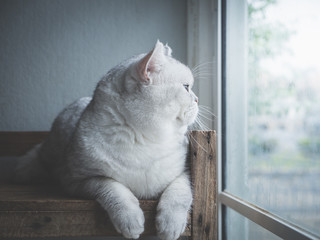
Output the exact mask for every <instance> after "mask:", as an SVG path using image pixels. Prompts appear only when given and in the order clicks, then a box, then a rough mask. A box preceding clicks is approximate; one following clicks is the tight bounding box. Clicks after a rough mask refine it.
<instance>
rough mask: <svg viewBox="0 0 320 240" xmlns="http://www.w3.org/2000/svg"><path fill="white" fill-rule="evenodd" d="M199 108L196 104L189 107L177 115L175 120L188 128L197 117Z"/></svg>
mask: <svg viewBox="0 0 320 240" xmlns="http://www.w3.org/2000/svg"><path fill="white" fill-rule="evenodd" d="M198 112H199V108H198V104H197V103H195V104H192V106H191V107H189V108H187V109H185V110H184V111H183V112H182V114H179V115H178V117H177V120H178V121H179V122H181V123H182V125H186V126H189V125H191V124H193V123H194V122H195V121H196V119H197V116H198Z"/></svg>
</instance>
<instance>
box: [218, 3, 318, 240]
mask: <svg viewBox="0 0 320 240" xmlns="http://www.w3.org/2000/svg"><path fill="white" fill-rule="evenodd" d="M220 7H221V8H220V10H221V14H222V15H221V20H222V22H221V23H222V39H221V45H222V46H223V47H222V72H221V74H222V83H221V85H222V86H221V87H222V109H221V113H220V119H221V125H220V126H221V128H220V129H221V131H222V133H221V140H222V142H221V166H222V174H221V175H222V182H221V183H222V186H221V192H220V202H221V204H222V221H223V222H224V224H223V225H222V228H221V230H222V236H223V238H227V239H258V238H259V239H279V237H280V238H286V239H315V238H320V94H319V93H320V61H319V56H320V45H319V43H320V28H319V26H320V15H319V13H318V11H319V9H320V2H319V1H317V0H308V1H299V0H294V1H293V0H226V1H221V5H220ZM232 209H233V210H232ZM234 210H235V211H234ZM257 224H258V225H257ZM259 225H260V226H259ZM271 232H272V233H271ZM233 236H235V237H233ZM257 236H259V237H257Z"/></svg>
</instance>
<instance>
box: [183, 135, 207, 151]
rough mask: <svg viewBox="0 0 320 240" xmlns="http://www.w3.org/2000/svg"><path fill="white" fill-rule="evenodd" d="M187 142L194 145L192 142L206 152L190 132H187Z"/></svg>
mask: <svg viewBox="0 0 320 240" xmlns="http://www.w3.org/2000/svg"><path fill="white" fill-rule="evenodd" d="M188 138H189V142H190V143H191V145H192V147H193V148H195V147H194V145H193V142H195V143H196V144H197V146H198V147H200V148H201V149H202V150H203V151H204V152H205V153H208V152H207V150H206V149H204V148H203V147H202V146H201V144H200V143H199V142H198V141H197V140H196V139H195V138H194V137H193V136H192V134H190V133H189V134H188Z"/></svg>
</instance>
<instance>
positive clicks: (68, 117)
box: [40, 97, 91, 167]
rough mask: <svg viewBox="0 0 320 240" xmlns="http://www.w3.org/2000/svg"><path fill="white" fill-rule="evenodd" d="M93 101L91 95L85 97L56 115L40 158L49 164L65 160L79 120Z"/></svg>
mask: <svg viewBox="0 0 320 240" xmlns="http://www.w3.org/2000/svg"><path fill="white" fill-rule="evenodd" d="M90 101H91V97H83V98H80V99H78V100H76V101H75V102H73V103H71V104H70V105H68V106H67V107H66V108H65V109H63V110H62V111H61V112H60V114H59V115H58V116H57V117H56V119H55V120H54V122H53V125H52V128H51V130H50V133H49V136H48V138H47V139H46V141H45V142H44V143H43V146H42V148H41V151H40V158H41V159H42V160H43V161H45V162H46V163H47V165H48V166H50V167H51V166H52V167H53V165H55V164H58V162H60V161H63V159H64V156H63V154H64V152H65V149H66V147H67V146H68V145H69V143H70V141H71V138H72V135H73V133H74V131H75V129H76V126H77V124H78V121H79V119H80V117H81V115H82V113H83V111H84V110H85V108H86V107H87V106H88V104H89V103H90Z"/></svg>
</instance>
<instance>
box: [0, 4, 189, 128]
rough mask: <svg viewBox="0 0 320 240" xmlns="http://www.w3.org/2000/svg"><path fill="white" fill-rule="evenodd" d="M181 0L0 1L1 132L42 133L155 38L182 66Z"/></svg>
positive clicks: (183, 11)
mask: <svg viewBox="0 0 320 240" xmlns="http://www.w3.org/2000/svg"><path fill="white" fill-rule="evenodd" d="M186 4H187V1H185V0H161V1H157V0H134V1H133V0H109V1H100V0H54V1H52V0H27V1H26V0H0V106H1V114H0V131H31V130H32V131H39V130H49V129H50V126H51V124H52V122H53V120H54V118H55V117H56V115H57V114H58V113H59V112H60V111H61V110H62V109H63V108H64V107H65V106H66V105H68V104H69V103H71V102H72V101H74V100H76V99H77V98H80V97H83V96H91V95H92V92H93V90H94V88H95V86H96V84H97V82H98V81H99V80H100V79H101V77H102V76H103V75H104V74H105V73H106V72H107V71H108V70H109V69H110V68H111V67H113V66H114V65H116V64H117V63H119V62H121V61H122V60H124V59H126V58H128V57H131V56H132V55H136V54H140V53H144V52H147V51H149V50H151V49H152V47H153V46H154V44H155V42H156V40H157V39H159V40H160V41H162V42H164V43H168V44H169V45H170V46H171V47H172V49H173V55H174V57H175V58H177V59H178V60H180V61H182V62H184V63H186V58H187V56H186V48H187V42H186V41H187V40H186V36H187V33H186V31H187V27H186V21H187V16H186V14H187V6H186Z"/></svg>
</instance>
